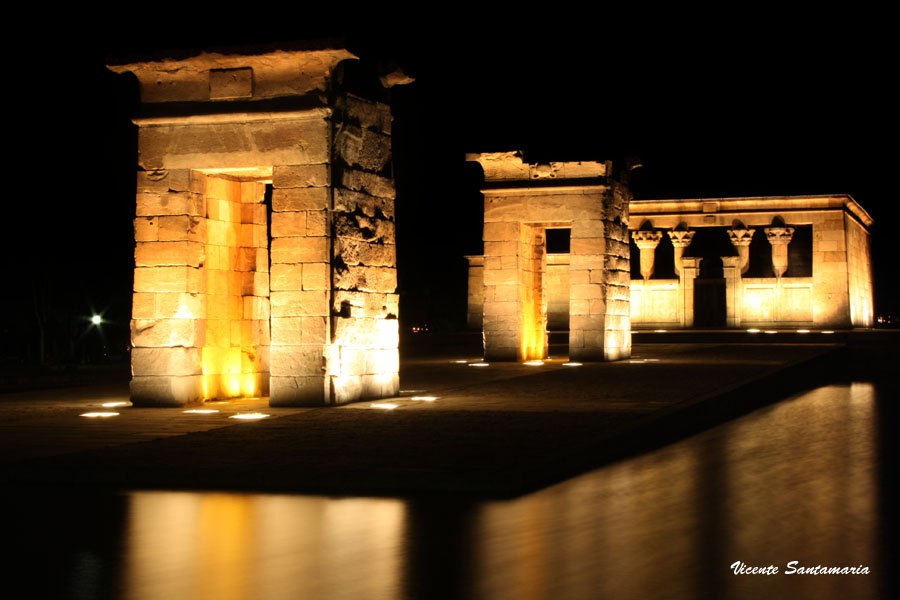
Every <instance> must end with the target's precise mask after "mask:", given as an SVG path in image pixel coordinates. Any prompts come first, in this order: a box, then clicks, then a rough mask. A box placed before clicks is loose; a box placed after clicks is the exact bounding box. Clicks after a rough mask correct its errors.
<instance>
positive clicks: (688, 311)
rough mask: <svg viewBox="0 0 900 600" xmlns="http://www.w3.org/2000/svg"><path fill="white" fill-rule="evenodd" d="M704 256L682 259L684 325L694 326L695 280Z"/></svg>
mask: <svg viewBox="0 0 900 600" xmlns="http://www.w3.org/2000/svg"><path fill="white" fill-rule="evenodd" d="M702 260H703V259H702V258H695V257H683V258H682V259H681V261H682V262H681V282H680V287H681V292H682V293H681V308H682V310H681V315H682V323H681V325H682V327H693V326H694V280H695V279H696V278H697V275H698V274H699V273H700V261H702Z"/></svg>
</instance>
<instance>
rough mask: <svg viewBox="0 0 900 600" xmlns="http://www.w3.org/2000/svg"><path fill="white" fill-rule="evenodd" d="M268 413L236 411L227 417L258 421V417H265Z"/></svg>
mask: <svg viewBox="0 0 900 600" xmlns="http://www.w3.org/2000/svg"><path fill="white" fill-rule="evenodd" d="M268 416H269V415H267V414H266V413H238V414H236V415H231V416H230V417H228V418H229V419H240V420H242V421H258V420H259V419H265V418H267V417H268Z"/></svg>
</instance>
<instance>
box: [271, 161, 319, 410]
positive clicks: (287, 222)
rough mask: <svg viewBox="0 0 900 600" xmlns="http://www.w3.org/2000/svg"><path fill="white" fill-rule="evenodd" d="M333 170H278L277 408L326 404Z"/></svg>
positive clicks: (274, 275)
mask: <svg viewBox="0 0 900 600" xmlns="http://www.w3.org/2000/svg"><path fill="white" fill-rule="evenodd" d="M329 185H330V172H329V165H328V164H324V163H318V164H316V163H313V164H305V165H302V164H298V165H283V166H276V167H275V168H274V174H273V191H272V245H271V250H270V253H271V261H272V268H271V273H270V280H271V283H270V285H271V288H272V291H271V295H270V303H271V314H272V318H271V338H272V346H271V349H270V354H271V357H270V373H271V378H270V392H269V394H270V398H269V401H270V403H271V404H272V406H289V405H299V404H323V403H325V402H327V401H328V399H329V390H328V382H327V379H326V377H325V358H324V351H323V348H324V346H325V344H327V343H328V341H329V333H330V332H329V329H328V325H329V310H328V300H329V290H330V288H331V282H330V274H331V273H330V269H329V261H330V250H331V236H330V227H329V223H328V218H329V217H328V213H329V210H330V208H331V189H330V187H329Z"/></svg>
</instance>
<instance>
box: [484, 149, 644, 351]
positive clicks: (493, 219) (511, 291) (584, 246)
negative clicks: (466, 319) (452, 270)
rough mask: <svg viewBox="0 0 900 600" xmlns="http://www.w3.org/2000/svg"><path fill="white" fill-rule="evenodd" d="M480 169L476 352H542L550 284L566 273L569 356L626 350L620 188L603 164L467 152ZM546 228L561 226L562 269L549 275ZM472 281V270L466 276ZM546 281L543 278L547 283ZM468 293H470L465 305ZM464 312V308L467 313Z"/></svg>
mask: <svg viewBox="0 0 900 600" xmlns="http://www.w3.org/2000/svg"><path fill="white" fill-rule="evenodd" d="M467 160H470V161H475V162H478V163H479V164H480V165H481V167H482V169H483V170H484V174H485V187H484V189H482V192H483V193H484V198H485V200H484V206H485V208H484V258H483V261H481V265H480V271H481V273H480V279H481V282H482V286H483V293H482V298H481V300H482V302H483V311H482V313H483V316H482V319H481V321H482V323H481V324H482V328H483V332H484V353H485V359H486V360H518V361H529V360H539V359H543V358H546V356H547V341H548V340H547V322H548V306H549V305H550V297H551V296H552V297H554V299H555V300H556V301H554V302H553V305H554V307H559V306H560V305H562V304H563V303H562V302H559V300H558V298H559V296H558V295H557V294H552V293H551V292H550V290H554V289H557V288H559V287H561V286H562V285H563V283H562V282H563V281H566V287H567V291H566V295H567V296H568V300H567V302H565V305H566V306H567V310H568V319H567V321H568V329H569V355H570V357H572V358H573V359H578V360H617V359H619V358H626V357H628V356H630V354H631V325H630V321H629V308H628V303H629V292H628V270H627V269H628V253H629V249H628V202H629V200H630V192H629V191H628V189H627V187H626V186H624V185H623V184H621V183H620V182H618V181H616V180H615V179H613V178H612V176H611V175H612V174H611V163H609V162H605V163H599V162H571V163H549V164H527V163H525V162H524V161H523V160H522V156H521V153H518V152H496V153H484V154H472V155H469V156H467ZM547 229H570V247H571V251H570V255H569V264H568V269H567V270H568V277H567V278H563V277H555V278H549V277H548V275H547V274H548V272H549V267H548V258H547V253H546V251H545V246H546V244H545V232H546V230H547ZM478 279H479V275H478V274H477V273H475V274H473V275H472V277H471V278H470V282H472V283H475V282H477V280H478ZM548 283H549V285H548ZM477 299H478V296H477V295H473V296H472V297H470V306H472V304H473V302H475V301H477ZM470 314H471V311H470Z"/></svg>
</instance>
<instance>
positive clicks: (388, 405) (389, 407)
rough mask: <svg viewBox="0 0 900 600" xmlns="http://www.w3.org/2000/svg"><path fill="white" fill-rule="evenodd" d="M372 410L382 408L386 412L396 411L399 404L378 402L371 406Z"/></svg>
mask: <svg viewBox="0 0 900 600" xmlns="http://www.w3.org/2000/svg"><path fill="white" fill-rule="evenodd" d="M370 406H371V407H372V408H382V409H384V410H394V409H395V408H397V407H398V406H400V405H399V404H394V403H393V402H376V403H375V404H370Z"/></svg>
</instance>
